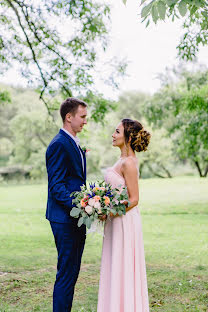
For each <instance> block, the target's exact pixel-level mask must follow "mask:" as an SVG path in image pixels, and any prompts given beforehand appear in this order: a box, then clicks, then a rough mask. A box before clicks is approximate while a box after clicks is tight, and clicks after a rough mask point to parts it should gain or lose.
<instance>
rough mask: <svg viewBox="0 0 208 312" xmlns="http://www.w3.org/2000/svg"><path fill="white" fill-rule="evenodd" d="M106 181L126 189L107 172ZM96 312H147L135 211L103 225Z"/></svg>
mask: <svg viewBox="0 0 208 312" xmlns="http://www.w3.org/2000/svg"><path fill="white" fill-rule="evenodd" d="M105 181H106V182H107V183H110V184H111V185H112V186H113V187H118V186H119V185H122V186H125V180H124V178H123V177H122V176H121V175H120V174H119V173H118V172H117V171H115V170H114V168H113V167H111V168H108V169H107V171H106V175H105ZM97 312H149V303H148V289H147V279H146V266H145V255H144V246H143V238H142V225H141V217H140V212H139V209H138V207H134V208H132V209H131V210H129V211H128V212H127V213H126V215H124V216H120V217H116V218H112V219H111V220H110V219H108V220H107V221H106V224H105V229H104V238H103V249H102V259H101V271H100V283H99V293H98V306H97Z"/></svg>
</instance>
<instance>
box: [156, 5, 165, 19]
mask: <svg viewBox="0 0 208 312" xmlns="http://www.w3.org/2000/svg"><path fill="white" fill-rule="evenodd" d="M157 9H158V13H159V16H160V18H161V19H162V20H164V19H165V13H166V5H165V3H164V2H163V1H159V2H158V4H157Z"/></svg>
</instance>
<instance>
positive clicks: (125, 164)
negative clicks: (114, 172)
mask: <svg viewBox="0 0 208 312" xmlns="http://www.w3.org/2000/svg"><path fill="white" fill-rule="evenodd" d="M121 169H122V170H123V171H127V170H128V171H135V169H137V158H135V157H132V156H129V157H126V158H125V159H124V160H123V161H122V165H121Z"/></svg>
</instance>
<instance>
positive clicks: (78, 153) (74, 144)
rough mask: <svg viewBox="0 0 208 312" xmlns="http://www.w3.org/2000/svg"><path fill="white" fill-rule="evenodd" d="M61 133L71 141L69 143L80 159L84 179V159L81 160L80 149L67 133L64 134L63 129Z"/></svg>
mask: <svg viewBox="0 0 208 312" xmlns="http://www.w3.org/2000/svg"><path fill="white" fill-rule="evenodd" d="M59 133H60V134H62V135H64V136H65V137H66V138H67V139H69V141H70V142H71V144H72V145H73V147H74V151H75V152H76V155H77V158H78V159H79V163H80V166H81V172H82V177H83V176H84V173H83V168H82V158H81V155H80V152H79V148H78V146H77V144H76V142H75V141H74V140H73V139H72V138H71V137H70V136H69V135H68V134H67V133H66V132H64V131H63V130H62V129H60V131H59Z"/></svg>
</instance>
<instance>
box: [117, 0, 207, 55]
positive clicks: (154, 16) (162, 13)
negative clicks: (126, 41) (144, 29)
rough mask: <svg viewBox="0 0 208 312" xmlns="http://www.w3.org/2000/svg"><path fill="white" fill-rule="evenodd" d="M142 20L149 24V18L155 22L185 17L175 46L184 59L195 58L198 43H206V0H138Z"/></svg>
mask: <svg viewBox="0 0 208 312" xmlns="http://www.w3.org/2000/svg"><path fill="white" fill-rule="evenodd" d="M123 2H124V1H123ZM125 2H126V1H125ZM140 4H141V18H142V22H144V21H145V22H146V26H149V24H150V22H151V20H152V21H153V22H154V23H155V24H157V22H158V21H161V20H162V21H165V19H166V18H171V19H172V21H174V19H175V18H183V17H186V20H185V22H184V24H183V28H184V30H185V33H184V35H183V38H182V39H181V42H180V44H179V45H178V46H177V48H178V54H179V56H180V57H181V58H182V59H184V60H193V59H195V58H196V55H197V52H198V50H199V47H200V45H203V46H205V45H207V43H208V2H207V0H140Z"/></svg>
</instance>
